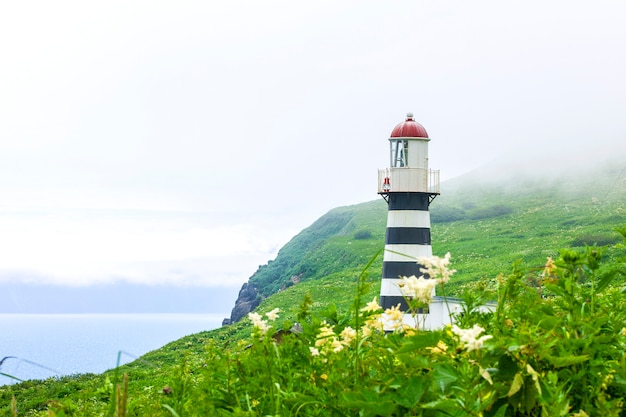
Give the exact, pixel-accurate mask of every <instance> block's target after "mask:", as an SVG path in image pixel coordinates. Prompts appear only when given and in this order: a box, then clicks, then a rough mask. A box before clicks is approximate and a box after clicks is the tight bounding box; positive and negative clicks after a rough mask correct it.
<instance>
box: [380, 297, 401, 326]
mask: <svg viewBox="0 0 626 417" xmlns="http://www.w3.org/2000/svg"><path fill="white" fill-rule="evenodd" d="M403 319H404V313H403V312H402V311H401V310H400V304H398V305H397V306H395V307H391V308H388V309H387V310H385V314H383V321H384V322H385V326H384V328H385V329H391V330H393V331H402V327H403V324H404V323H403Z"/></svg>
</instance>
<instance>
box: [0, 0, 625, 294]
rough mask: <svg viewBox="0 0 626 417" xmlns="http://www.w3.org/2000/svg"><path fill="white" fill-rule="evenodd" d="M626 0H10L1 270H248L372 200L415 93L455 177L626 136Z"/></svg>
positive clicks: (29, 275)
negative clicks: (336, 214) (344, 208)
mask: <svg viewBox="0 0 626 417" xmlns="http://www.w3.org/2000/svg"><path fill="white" fill-rule="evenodd" d="M625 16H626V3H624V2H622V1H618V0H616V1H602V0H600V1H596V0H594V1H572V0H568V1H534V0H530V1H529V0H525V1H371V2H368V1H336V0H335V1H319V0H317V1H308V2H298V1H283V2H276V1H219V2H218V1H198V2H189V1H176V2H174V1H171V2H158V1H143V2H142V1H106V2H86V1H77V2H66V1H54V2H51V1H41V2H37V1H13V2H2V3H1V4H0V280H5V281H6V280H13V281H15V280H25V281H30V282H41V283H63V284H73V285H83V284H88V283H93V282H113V281H116V280H126V281H132V282H142V283H174V284H194V285H207V286H217V285H219V286H223V285H233V286H240V285H241V283H243V282H244V281H245V280H246V279H247V278H248V277H249V276H250V275H251V274H252V273H253V272H254V271H255V270H256V268H257V267H258V265H260V264H263V263H265V262H267V260H269V259H271V258H273V257H274V256H275V253H276V251H277V250H278V249H279V248H280V247H281V246H282V245H284V244H285V243H286V242H287V241H288V240H289V239H290V238H291V237H292V236H293V235H294V234H296V233H297V232H298V231H300V230H301V229H302V228H304V227H306V226H308V225H309V224H311V223H312V222H313V221H314V220H315V219H317V218H318V217H319V216H321V215H323V214H324V213H325V212H327V211H328V210H330V209H332V208H334V207H337V206H341V205H348V204H357V203H361V202H364V201H369V200H373V199H376V198H377V197H378V196H377V194H376V186H377V184H376V172H377V169H379V168H384V167H386V166H387V164H388V142H387V139H388V137H389V134H390V133H391V130H392V129H393V127H394V126H395V125H396V124H397V123H399V122H401V121H402V120H403V119H404V117H405V115H406V113H407V112H413V113H414V114H415V117H416V119H417V121H419V122H420V123H421V124H422V125H424V127H425V128H426V129H427V131H428V132H429V135H430V137H431V139H432V141H431V142H430V144H431V145H430V163H431V167H432V168H438V169H440V170H441V174H442V178H443V179H444V180H445V179H448V178H453V177H455V176H458V175H461V174H463V173H466V172H468V171H471V170H473V169H474V168H476V167H479V166H480V165H482V164H485V163H487V162H489V161H492V160H494V159H497V158H499V157H501V155H503V154H505V153H510V152H517V151H518V150H520V149H525V150H527V151H529V153H542V152H546V149H551V151H553V150H554V149H558V147H559V146H562V147H567V148H570V149H571V148H574V149H576V148H580V150H581V152H585V151H586V150H587V149H588V148H589V147H593V146H609V147H611V146H612V147H621V148H622V149H623V147H624V146H625V145H624V143H625V141H626V117H625V111H626V81H625V74H626V24H625V23H624V18H625Z"/></svg>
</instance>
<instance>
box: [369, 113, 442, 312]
mask: <svg viewBox="0 0 626 417" xmlns="http://www.w3.org/2000/svg"><path fill="white" fill-rule="evenodd" d="M428 142H430V138H429V137H428V133H427V132H426V129H425V128H424V127H423V126H422V125H421V124H419V123H418V122H416V121H415V119H414V118H413V114H412V113H408V114H407V116H406V119H405V120H404V122H401V123H399V124H398V125H397V126H396V127H395V128H394V129H393V130H392V132H391V136H390V137H389V154H390V160H389V168H387V169H382V170H379V171H378V194H380V195H381V196H382V197H383V198H384V199H385V201H386V202H387V205H388V211H387V230H386V233H385V254H384V258H383V271H382V283H381V287H380V305H381V307H383V308H384V309H387V308H390V307H395V306H396V305H398V304H400V308H401V310H402V311H404V312H407V310H408V305H407V303H406V301H405V299H404V297H403V296H402V292H401V290H400V287H399V286H398V283H399V282H400V277H403V276H405V277H410V276H411V275H415V276H417V277H419V276H421V275H423V274H422V273H421V272H420V268H423V266H422V265H420V264H419V263H418V259H419V258H424V257H430V256H432V248H431V242H430V213H429V211H428V208H429V206H430V203H431V202H432V201H433V199H434V198H435V197H436V196H437V195H439V171H434V170H431V169H429V167H428ZM433 295H434V294H433ZM421 313H423V314H427V313H428V311H422V312H421ZM406 316H409V317H406ZM409 318H410V314H408V313H407V314H405V321H406V322H409V321H408V320H409Z"/></svg>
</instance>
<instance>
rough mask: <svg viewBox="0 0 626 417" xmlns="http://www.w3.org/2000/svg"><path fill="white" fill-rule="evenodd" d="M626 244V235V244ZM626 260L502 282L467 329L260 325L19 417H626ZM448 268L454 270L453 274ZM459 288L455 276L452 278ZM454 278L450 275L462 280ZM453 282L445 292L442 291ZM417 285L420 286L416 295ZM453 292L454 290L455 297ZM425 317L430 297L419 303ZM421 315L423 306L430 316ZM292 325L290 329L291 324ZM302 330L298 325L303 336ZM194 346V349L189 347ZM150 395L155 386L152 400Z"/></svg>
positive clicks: (575, 254) (579, 255) (350, 320)
mask: <svg viewBox="0 0 626 417" xmlns="http://www.w3.org/2000/svg"><path fill="white" fill-rule="evenodd" d="M619 232H620V234H621V235H622V236H623V237H624V238H625V239H626V227H623V228H621V229H620V230H619ZM625 249H626V246H625V245H624V244H615V245H610V246H601V247H598V246H588V247H585V248H578V249H564V250H561V251H560V255H559V257H558V258H557V259H555V260H554V261H552V259H548V261H547V262H546V264H545V266H544V268H542V269H539V270H536V269H532V270H530V271H524V270H523V269H522V268H521V266H520V265H516V266H515V268H514V269H513V271H512V272H510V273H508V274H506V275H500V276H498V278H497V288H496V295H497V300H498V305H497V308H496V309H495V311H493V312H492V313H481V312H479V311H478V309H477V307H478V306H479V305H480V304H481V303H482V301H483V300H482V298H481V296H480V293H476V292H474V293H470V292H468V293H467V294H466V296H465V303H466V308H465V310H464V312H463V314H461V315H460V316H458V317H457V318H456V320H457V322H456V326H452V327H448V328H445V329H442V330H440V331H432V332H429V331H423V330H420V329H419V327H418V329H417V330H416V329H411V328H406V327H405V326H403V325H401V324H400V322H398V325H397V326H395V329H396V330H395V331H394V332H392V333H387V334H385V333H384V332H382V331H381V330H380V323H381V319H383V320H387V321H392V322H393V320H396V319H397V318H398V317H397V314H396V313H397V312H394V311H393V309H392V310H390V311H386V312H382V311H381V310H380V308H379V306H378V305H377V304H376V302H375V300H374V301H370V302H368V299H367V298H366V296H365V295H366V294H369V293H368V288H367V287H368V286H369V284H370V282H371V281H370V280H369V279H368V275H367V269H368V268H365V270H364V272H363V273H361V275H360V276H359V279H358V282H357V285H356V287H357V290H356V297H355V301H354V304H353V307H352V308H350V309H349V310H347V311H342V312H338V311H337V310H333V309H326V311H324V312H318V313H313V312H312V309H311V306H312V300H311V299H309V298H305V299H304V300H303V302H302V303H301V304H300V306H299V307H298V309H297V311H294V312H293V314H291V315H290V314H289V313H287V315H286V316H287V318H283V317H281V316H283V313H282V312H280V310H279V309H277V308H274V309H272V310H269V311H265V313H264V314H261V313H253V314H252V315H251V316H250V319H251V321H252V325H250V322H249V321H248V322H247V323H246V325H247V326H248V328H250V329H251V334H250V336H249V338H247V339H242V340H240V341H239V342H238V343H236V344H235V345H230V346H224V345H222V344H220V343H217V341H216V340H212V339H209V340H206V341H205V342H206V343H203V347H204V351H203V353H201V354H190V353H189V352H188V351H187V352H186V351H183V352H181V358H180V359H179V361H178V363H177V364H176V366H175V367H174V371H173V372H169V373H168V374H167V375H160V376H159V375H156V374H154V373H153V377H154V382H155V383H157V382H164V383H165V384H166V385H163V386H155V385H147V383H148V382H149V379H145V378H143V375H142V373H146V372H148V371H149V370H148V369H147V367H145V366H144V367H141V366H138V364H135V366H134V367H127V368H126V369H125V370H124V372H125V373H124V374H123V375H122V374H121V372H118V373H116V374H112V375H109V377H108V378H107V379H105V380H104V383H102V382H101V385H100V386H90V384H89V383H86V384H83V385H81V384H80V381H74V384H75V386H74V387H75V388H76V391H77V392H76V393H74V394H75V395H69V393H70V392H71V391H72V389H73V388H72V384H67V386H66V387H65V389H66V390H67V392H65V393H62V392H57V393H56V395H55V396H53V397H51V398H54V399H51V400H50V401H49V402H47V403H46V404H45V405H43V406H42V408H40V409H39V410H27V409H25V408H23V405H22V404H24V403H23V400H22V398H21V397H22V396H26V395H28V387H26V386H20V387H15V389H12V388H11V387H9V388H3V389H2V391H1V392H0V398H1V399H2V401H3V403H4V404H7V405H6V406H4V408H3V409H2V411H3V413H4V414H5V415H14V416H15V415H25V416H26V415H28V416H44V415H45V416H74V415H75V416H92V415H93V416H96V415H105V416H146V415H150V416H206V415H211V416H214V415H215V416H219V415H223V416H287V415H293V416H296V415H298V416H345V415H362V416H407V415H411V416H540V415H541V416H579V417H581V416H623V415H626V411H625V405H624V399H625V398H626V367H625V363H624V360H625V354H626V295H625V294H624V290H623V289H621V288H619V286H615V285H611V283H615V282H617V280H623V278H624V276H626V250H625ZM443 266H444V267H446V268H447V265H446V264H444V265H443ZM443 275H445V271H444V272H442V274H441V276H443ZM448 276H449V270H448ZM441 282H442V283H443V282H445V281H444V280H442V281H441ZM407 285H408V284H407ZM442 285H443V284H442ZM407 294H409V295H411V296H415V298H416V300H414V301H415V302H417V303H420V302H423V301H424V300H422V299H421V298H419V296H418V295H417V294H419V292H418V291H415V292H408V293H407ZM416 307H419V304H417V305H416ZM281 319H282V320H281ZM296 323H297V324H296ZM188 343H190V342H188ZM138 382H141V383H142V384H144V385H143V386H138V385H137V383H138Z"/></svg>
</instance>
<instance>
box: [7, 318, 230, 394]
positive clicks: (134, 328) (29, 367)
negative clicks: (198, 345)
mask: <svg viewBox="0 0 626 417" xmlns="http://www.w3.org/2000/svg"><path fill="white" fill-rule="evenodd" d="M228 315H229V314H228V313H223V314H222V313H220V314H84V315H83V314H54V315H42V314H0V360H2V358H4V357H6V356H15V357H16V358H7V359H5V360H4V362H3V363H2V365H1V366H0V373H3V374H9V375H12V376H15V377H18V378H20V379H24V380H26V379H43V378H48V377H51V376H57V375H70V374H75V373H86V372H94V373H100V372H103V371H105V370H107V369H111V368H115V366H116V363H117V357H118V353H119V352H120V351H122V352H123V353H122V354H121V363H128V362H131V361H132V360H134V357H137V356H141V355H143V354H145V353H147V352H149V351H152V350H155V349H157V348H160V347H161V346H163V345H165V344H167V343H169V342H171V341H173V340H176V339H179V338H181V337H183V336H186V335H189V334H193V333H198V332H200V331H203V330H211V329H215V328H217V327H219V326H220V325H221V324H222V319H223V318H224V317H227V316H228ZM13 382H15V380H13V379H11V378H8V377H6V376H3V375H0V385H3V384H11V383H13Z"/></svg>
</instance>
